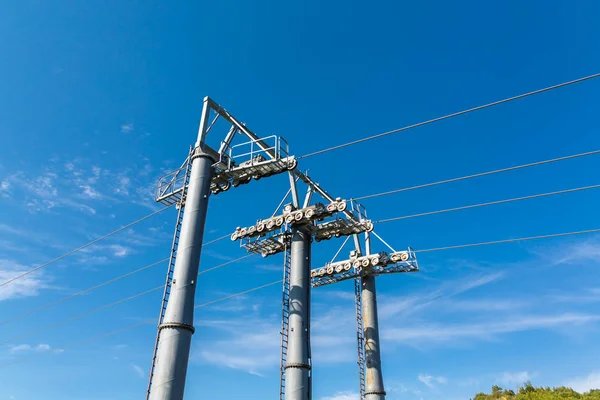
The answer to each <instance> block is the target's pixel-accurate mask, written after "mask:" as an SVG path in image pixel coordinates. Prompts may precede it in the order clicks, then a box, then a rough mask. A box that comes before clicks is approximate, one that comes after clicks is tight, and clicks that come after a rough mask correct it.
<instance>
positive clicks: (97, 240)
mask: <svg viewBox="0 0 600 400" xmlns="http://www.w3.org/2000/svg"><path fill="white" fill-rule="evenodd" d="M170 207H171V206H167V207H164V208H161V209H160V210H158V211H155V212H153V213H150V214H148V215H146V216H144V217H142V218H140V219H137V220H135V221H133V222H130V223H129V224H127V225H124V226H122V227H120V228H119V229H117V230H114V231H112V232H110V233H108V234H106V235H104V236H101V237H99V238H97V239H94V240H92V241H91V242H89V243H86V244H84V245H83V246H80V247H78V248H76V249H74V250H71V251H69V252H68V253H65V254H63V255H61V256H59V257H56V258H55V259H53V260H50V261H48V262H46V263H44V264H42V265H39V266H37V267H35V268H33V269H30V270H29V271H26V272H24V273H22V274H20V275H17V276H15V277H13V278H10V279H9V280H7V281H5V282H2V283H0V288H1V287H3V286H6V285H8V284H9V283H11V282H14V281H16V280H17V279H21V278H23V277H24V276H27V275H29V274H31V273H33V272H36V271H39V270H40V269H42V268H44V267H47V266H48V265H50V264H53V263H55V262H57V261H60V260H62V259H63V258H65V257H68V256H70V255H71V254H75V253H77V252H78V251H81V250H83V249H85V248H86V247H90V246H91V245H93V244H96V243H98V242H99V241H101V240H104V239H106V238H109V237H111V236H113V235H115V234H117V233H119V232H121V231H123V230H125V229H127V228H130V227H132V226H133V225H135V224H138V223H140V222H142V221H144V220H146V219H148V218H150V217H153V216H155V215H157V214H160V213H161V212H163V211H165V210H168V209H169V208H170Z"/></svg>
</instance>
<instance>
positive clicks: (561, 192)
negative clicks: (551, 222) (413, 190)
mask: <svg viewBox="0 0 600 400" xmlns="http://www.w3.org/2000/svg"><path fill="white" fill-rule="evenodd" d="M598 188H600V185H591V186H582V187H577V188H573V189H565V190H558V191H555V192H547V193H539V194H533V195H530V196H522V197H513V198H511V199H503V200H496V201H489V202H487V203H478V204H471V205H468V206H461V207H453V208H446V209H443V210H436V211H429V212H423V213H418V214H410V215H404V216H401V217H393V218H385V219H380V220H378V221H374V223H376V224H381V223H385V222H391V221H399V220H403V219H409V218H417V217H425V216H428V215H436V214H443V213H448V212H453V211H461V210H469V209H472V208H478V207H487V206H492V205H497V204H505V203H511V202H515V201H522V200H530V199H537V198H540V197H548V196H555V195H558V194H564V193H573V192H580V191H583V190H589V189H598Z"/></svg>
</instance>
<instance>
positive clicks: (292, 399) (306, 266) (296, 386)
mask: <svg viewBox="0 0 600 400" xmlns="http://www.w3.org/2000/svg"><path fill="white" fill-rule="evenodd" d="M310 241H311V237H310V235H308V234H307V233H305V232H303V231H302V230H301V228H298V227H295V226H294V227H292V244H291V265H290V325H289V326H290V328H289V347H288V355H287V363H286V365H285V399H286V400H310V398H311V397H310V396H311V395H310V392H311V391H310V378H309V376H310V369H311V366H310V360H309V358H310V343H309V329H310V321H309V316H310V245H311V243H310Z"/></svg>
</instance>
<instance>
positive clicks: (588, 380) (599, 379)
mask: <svg viewBox="0 0 600 400" xmlns="http://www.w3.org/2000/svg"><path fill="white" fill-rule="evenodd" d="M565 386H567V387H570V388H572V389H574V390H575V391H577V392H579V393H584V392H589V391H590V390H592V389H600V371H594V372H590V373H589V374H588V375H587V376H583V377H577V378H573V379H570V380H568V381H567V382H566V383H565Z"/></svg>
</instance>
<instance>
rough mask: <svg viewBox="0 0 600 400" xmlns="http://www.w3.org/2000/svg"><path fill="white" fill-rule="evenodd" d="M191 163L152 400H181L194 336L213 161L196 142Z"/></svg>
mask: <svg viewBox="0 0 600 400" xmlns="http://www.w3.org/2000/svg"><path fill="white" fill-rule="evenodd" d="M191 162H192V170H191V174H190V182H189V186H188V191H187V198H186V200H185V213H184V215H183V221H182V223H181V237H180V239H179V247H178V249H177V258H176V259H175V267H174V271H173V286H172V288H171V295H170V297H169V302H168V304H167V310H166V313H165V318H164V322H163V323H162V324H161V325H160V327H159V329H160V339H159V342H158V352H157V359H156V368H155V375H154V377H153V382H152V391H151V393H150V399H151V400H181V399H183V393H184V388H185V378H186V374H187V366H188V359H189V355H190V345H191V341H192V334H193V333H194V326H193V324H194V296H195V294H196V285H197V279H198V268H199V265H200V252H201V249H202V239H203V237H204V225H205V222H206V211H207V208H208V199H209V196H210V193H211V192H210V183H211V180H212V175H213V168H212V164H213V163H214V161H213V159H212V158H211V157H210V156H208V155H207V154H206V153H204V152H203V151H202V149H201V146H198V143H197V147H196V149H195V151H194V155H193V156H192V160H191Z"/></svg>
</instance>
